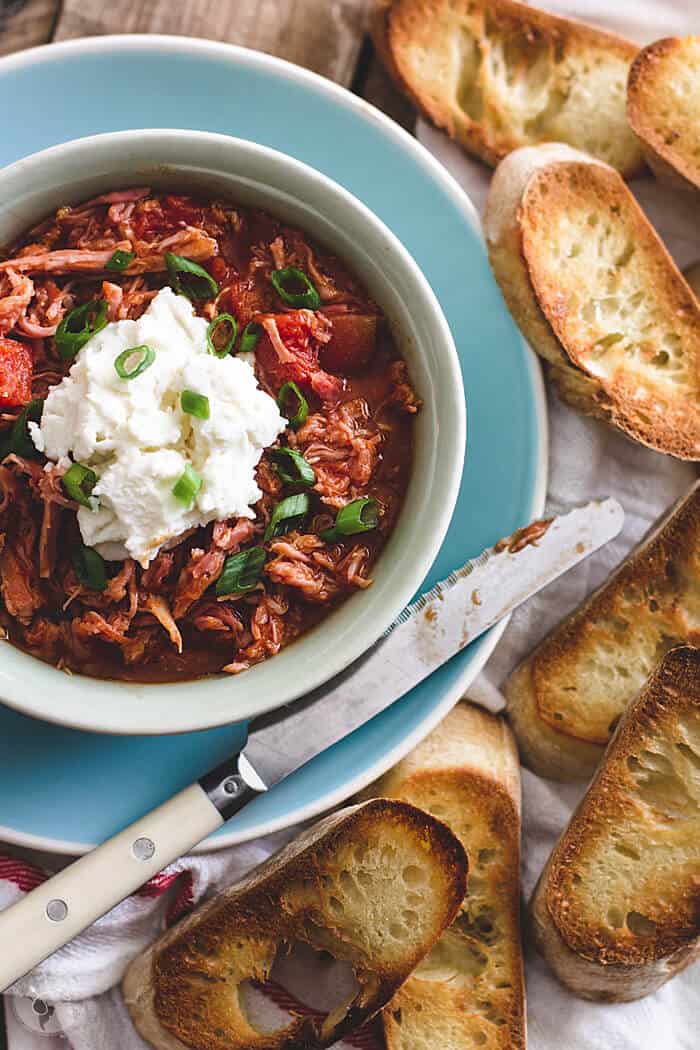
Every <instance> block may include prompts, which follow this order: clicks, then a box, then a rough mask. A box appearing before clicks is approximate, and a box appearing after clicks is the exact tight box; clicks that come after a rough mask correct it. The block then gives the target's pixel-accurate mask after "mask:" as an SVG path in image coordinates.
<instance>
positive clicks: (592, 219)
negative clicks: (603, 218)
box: [586, 212, 598, 228]
mask: <svg viewBox="0 0 700 1050" xmlns="http://www.w3.org/2000/svg"><path fill="white" fill-rule="evenodd" d="M586 222H587V223H588V225H589V226H590V227H592V228H595V227H596V226H597V225H598V216H597V215H596V213H595V212H591V213H590V214H589V215H587V216H586Z"/></svg>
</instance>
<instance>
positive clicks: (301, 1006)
mask: <svg viewBox="0 0 700 1050" xmlns="http://www.w3.org/2000/svg"><path fill="white" fill-rule="evenodd" d="M256 987H257V988H259V989H260V991H261V992H262V993H263V995H266V996H269V998H270V999H272V1001H273V1003H274V1004H275V1005H276V1006H279V1008H280V1009H281V1010H287V1012H288V1013H291V1014H296V1015H297V1016H299V1017H319V1018H320V1017H324V1016H325V1014H323V1013H322V1012H321V1011H320V1010H315V1009H314V1008H313V1007H311V1006H307V1005H306V1003H301V1002H299V1000H298V999H296V998H295V997H294V996H293V995H292V994H291V993H290V992H288V991H287V989H286V988H283V987H282V985H281V984H277V982H276V981H265V982H264V983H263V984H259V983H256ZM342 1041H343V1042H344V1043H348V1044H349V1045H350V1046H354V1047H356V1048H357V1050H384V1036H383V1033H382V1027H381V1022H380V1021H378V1020H377V1019H375V1018H373V1019H372V1020H371V1021H368V1022H367V1024H365V1025H363V1026H362V1028H358V1029H357V1031H356V1032H352V1033H351V1034H350V1035H346V1036H343V1040H342Z"/></svg>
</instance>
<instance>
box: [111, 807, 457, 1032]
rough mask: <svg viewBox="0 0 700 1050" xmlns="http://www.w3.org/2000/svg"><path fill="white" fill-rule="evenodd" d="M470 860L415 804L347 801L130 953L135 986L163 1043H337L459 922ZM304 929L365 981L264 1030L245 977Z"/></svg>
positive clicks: (142, 1010) (131, 996)
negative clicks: (243, 989) (322, 1010)
mask: <svg viewBox="0 0 700 1050" xmlns="http://www.w3.org/2000/svg"><path fill="white" fill-rule="evenodd" d="M466 871H467V861H466V856H465V853H464V850H463V848H462V846H461V845H460V843H459V842H458V841H457V839H456V838H455V837H454V835H452V834H451V832H450V831H449V830H448V829H447V828H446V827H445V825H444V824H441V823H440V822H439V821H436V820H434V819H433V818H432V817H430V816H428V815H427V814H425V813H421V812H420V810H417V809H415V808H414V807H413V806H409V805H406V804H405V803H400V802H392V801H387V800H385V799H377V800H375V801H372V802H368V803H365V804H364V805H360V806H354V807H351V808H349V809H344V810H341V811H340V812H339V813H336V814H334V815H333V816H331V817H328V818H326V819H325V820H323V821H321V822H320V823H319V824H317V825H316V826H315V827H314V828H312V829H311V830H310V831H307V832H306V833H305V834H303V835H301V836H300V838H298V839H297V840H296V841H295V842H292V843H291V844H290V845H289V846H287V847H286V848H285V849H283V850H281V851H280V852H279V853H278V854H277V855H276V856H274V857H271V858H270V860H269V861H267V862H266V863H265V864H263V865H262V867H260V868H259V869H258V870H257V871H255V872H253V874H252V875H250V876H248V877H247V878H246V879H244V880H243V881H242V882H240V883H238V884H236V885H235V886H231V887H230V888H229V889H227V890H226V891H225V892H224V893H223V894H221V895H220V896H218V897H215V898H214V899H213V900H211V901H210V902H209V903H208V904H206V905H205V906H204V907H203V908H201V909H200V910H198V911H196V912H195V913H193V914H192V915H191V916H189V917H187V918H186V919H185V920H184V921H183V922H181V923H180V924H179V925H177V926H176V927H174V928H173V929H172V930H170V931H169V932H168V933H166V934H165V935H164V936H163V937H161V938H160V940H158V941H157V942H156V943H155V944H154V945H153V946H152V948H150V949H149V951H148V952H146V954H145V955H143V956H141V958H139V959H137V960H136V961H135V962H134V963H132V965H131V967H130V968H129V970H128V971H127V974H126V977H125V978H124V985H123V991H124V998H125V1001H126V1004H127V1006H128V1008H129V1011H130V1013H131V1016H132V1018H133V1021H134V1024H135V1025H136V1027H137V1029H138V1031H139V1032H140V1033H141V1035H142V1036H143V1038H144V1039H146V1040H147V1041H148V1042H150V1043H151V1045H152V1046H154V1047H157V1048H159V1050H181V1048H190V1050H292V1048H299V1047H302V1046H303V1047H304V1048H305V1050H314V1048H316V1047H324V1046H329V1045H330V1044H331V1043H334V1042H335V1041H336V1040H337V1039H340V1038H341V1037H342V1036H343V1035H344V1034H345V1033H347V1032H350V1031H352V1030H353V1029H354V1028H357V1027H358V1025H360V1024H362V1023H363V1022H364V1021H365V1020H366V1019H367V1018H368V1017H371V1016H372V1015H373V1014H374V1013H376V1012H377V1011H378V1010H380V1009H381V1008H382V1007H383V1006H384V1004H385V1003H386V1002H387V1001H388V1000H389V999H390V998H391V996H392V995H393V994H394V992H395V991H396V989H397V988H398V987H399V985H400V984H402V982H403V981H405V980H406V978H407V977H408V975H409V974H410V973H411V971H412V970H413V969H414V968H415V967H416V965H417V964H418V963H419V962H420V960H421V959H422V958H423V956H424V955H426V954H427V953H428V952H429V951H430V949H431V948H432V946H433V944H434V943H435V941H436V940H437V939H438V938H439V936H440V934H441V933H442V931H443V930H444V928H445V927H446V926H447V925H449V923H450V922H451V921H452V919H453V918H454V916H455V915H456V913H457V910H458V908H459V906H460V904H461V902H462V898H463V897H464V892H465V888H466ZM293 942H302V943H304V944H309V945H311V946H312V947H313V948H315V949H318V950H325V951H329V952H330V953H331V954H332V955H334V956H335V957H336V959H339V960H343V961H346V962H349V963H350V964H351V965H352V967H353V969H354V971H355V976H356V978H357V982H358V984H359V989H360V990H359V992H358V993H357V995H356V996H354V997H353V998H352V999H351V1000H350V1001H349V1002H347V1003H345V1004H344V1005H343V1006H342V1007H339V1008H338V1009H337V1010H334V1011H332V1012H331V1013H330V1014H329V1015H328V1017H327V1018H325V1020H323V1021H316V1020H314V1019H310V1018H308V1017H307V1018H304V1017H295V1018H294V1019H293V1020H292V1021H291V1023H290V1024H289V1025H288V1026H287V1027H285V1028H282V1029H280V1030H278V1031H276V1032H273V1033H270V1032H267V1033H265V1032H262V1031H259V1030H257V1029H255V1028H254V1027H253V1026H252V1025H251V1023H250V1021H249V1020H248V1017H247V1015H246V1012H245V1009H244V1007H243V1005H242V1003H241V999H240V997H239V988H240V986H241V984H242V983H243V982H244V981H247V980H255V981H260V980H265V979H266V978H267V977H268V976H269V973H270V970H271V968H272V964H273V962H274V959H275V956H276V954H277V952H278V950H279V949H282V950H284V949H285V948H286V947H287V946H289V945H291V944H292V943H293Z"/></svg>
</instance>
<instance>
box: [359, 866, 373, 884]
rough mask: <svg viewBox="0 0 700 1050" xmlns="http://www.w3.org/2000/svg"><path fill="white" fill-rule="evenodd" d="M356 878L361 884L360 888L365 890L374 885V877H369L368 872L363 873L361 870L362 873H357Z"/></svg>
mask: <svg viewBox="0 0 700 1050" xmlns="http://www.w3.org/2000/svg"><path fill="white" fill-rule="evenodd" d="M355 878H356V879H357V881H358V882H359V884H360V886H364V887H365V888H367V887H368V886H371V885H372V876H371V875H369V874H368V873H367V872H366V871H363V870H362V869H360V871H358V872H357V874H356V876H355Z"/></svg>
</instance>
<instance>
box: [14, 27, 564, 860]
mask: <svg viewBox="0 0 700 1050" xmlns="http://www.w3.org/2000/svg"><path fill="white" fill-rule="evenodd" d="M115 49H118V50H133V51H137V52H138V51H146V50H154V49H155V50H161V51H163V52H169V53H172V52H173V51H176V52H180V53H182V54H204V55H207V54H209V55H211V56H213V57H219V58H221V59H228V60H232V59H233V60H237V61H238V62H239V63H241V64H242V65H246V66H249V67H257V68H262V69H263V70H266V69H267V70H273V71H275V72H277V73H278V74H282V75H285V76H287V77H289V78H291V79H293V80H296V81H298V82H300V83H301V84H306V85H308V86H310V87H311V88H312V89H314V90H316V91H320V92H321V93H323V94H325V95H326V96H327V97H329V98H330V99H331V100H333V101H334V102H336V103H337V104H338V105H341V106H343V107H345V108H347V109H350V110H351V111H354V112H355V113H356V114H357V115H358V116H360V117H363V118H364V119H365V120H369V121H371V122H372V123H374V124H377V125H379V128H380V129H381V131H382V132H383V133H384V134H385V135H387V136H388V137H389V138H390V139H393V141H394V142H395V143H396V144H397V145H398V146H399V147H401V148H403V149H404V150H405V151H406V152H407V153H408V155H409V157H410V158H411V159H413V160H414V161H415V163H417V164H418V165H420V166H421V167H422V168H423V169H424V170H425V171H426V172H427V174H428V175H429V176H430V177H431V179H432V180H433V181H434V182H436V183H437V184H438V187H440V188H441V189H442V190H443V191H444V192H445V193H446V195H447V196H448V197H449V199H450V201H451V202H452V203H453V205H454V207H455V208H456V209H457V210H458V211H460V212H461V213H462V214H463V215H464V217H465V218H466V220H467V222H468V223H469V225H470V226H471V227H472V229H473V230H474V231H475V232H476V234H477V236H478V237H479V239H480V240H481V241H482V242H483V231H482V229H481V223H480V221H479V217H478V213H477V211H476V208H475V207H474V205H473V203H472V201H471V199H470V197H469V195H468V194H467V192H466V191H465V190H464V189H462V187H461V186H460V185H459V183H458V182H457V180H456V179H455V178H454V176H453V175H452V174H451V173H450V172H449V171H448V170H447V168H445V167H444V166H443V165H442V164H441V163H440V162H439V161H438V160H437V158H435V157H434V156H433V155H432V153H430V152H429V151H428V150H427V149H426V147H425V146H423V145H422V143H420V142H419V141H418V140H417V139H416V138H415V137H414V136H412V135H411V134H410V133H409V132H408V131H406V130H405V129H404V128H402V127H401V126H400V125H399V124H397V123H396V122H395V121H393V120H392V119H391V118H390V117H388V116H387V115H386V114H385V113H383V112H382V111H381V110H379V109H377V107H376V106H374V105H372V103H370V102H367V101H366V100H365V99H363V98H360V97H359V96H357V95H354V94H353V93H352V92H351V91H349V90H348V89H347V88H345V87H343V86H341V85H340V84H336V83H335V81H332V80H329V79H328V78H326V77H323V76H321V75H320V74H318V73H314V72H313V71H311V70H308V69H305V68H304V67H302V66H298V65H295V64H294V63H293V62H289V61H287V60H286V59H282V58H278V57H277V56H275V55H268V54H266V53H265V52H262V51H256V50H254V49H252V48H245V47H242V46H241V45H239V44H229V43H225V42H223V41H216V40H206V39H202V38H200V37H182V36H174V35H171V34H159V33H154V34H147V33H134V34H128V33H119V34H110V35H108V36H98V37H80V38H78V39H76V40H66V41H58V42H56V43H49V44H42V45H39V46H38V47H32V48H28V49H25V50H23V51H17V52H14V53H13V54H10V55H5V56H2V57H0V77H1V76H2V74H3V73H5V72H9V71H11V70H13V69H15V68H21V67H27V66H32V65H34V64H37V63H39V64H40V63H42V62H43V61H44V60H45V59H47V58H50V57H51V56H56V57H57V58H60V57H61V56H70V55H71V54H81V53H97V54H99V53H101V52H103V51H109V52H110V53H113V52H114V50H115ZM503 308H504V309H506V307H505V306H504V307H503ZM516 333H517V338H518V339H519V341H520V343H521V346H522V348H523V352H524V361H525V365H526V368H527V371H528V373H529V378H530V382H531V388H532V392H533V410H534V414H535V423H536V431H537V439H536V462H535V479H534V484H533V487H532V491H531V494H530V511H529V513H530V516H531V517H532V516H536V515H538V514H540V513H541V512H542V510H543V509H544V503H545V497H546V489H547V478H548V467H549V464H548V459H549V456H548V415H547V402H546V394H545V387H544V381H543V377H542V370H541V368H540V365H539V361H538V359H537V357H536V355H535V354H534V352H533V351H532V350H531V348H530V347H529V346H528V344H527V343H526V342H525V340H524V339H523V337H522V335H521V334H520V332H519V331H518V330H517V328H516ZM507 623H508V619H504V620H502V621H501V622H500V623H498V624H497V625H496V626H495V627H492V628H491V630H490V631H489V632H488V633H487V634H486V635H484V636H483V638H482V640H481V643H480V645H479V649H478V651H477V652H476V653H475V654H474V657H473V659H472V660H471V661H470V663H469V665H468V666H467V667H466V668H465V669H464V671H463V672H462V673H461V674H460V675H459V676H458V678H457V680H456V681H455V682H454V683H453V684H452V685H451V686H450V688H448V689H447V690H446V691H445V694H444V696H443V697H442V699H441V700H440V702H439V703H437V704H435V705H434V706H432V707H431V709H430V711H429V712H428V713H427V714H426V717H425V718H424V719H423V720H422V721H421V722H420V724H419V725H418V726H417V727H416V728H415V729H414V730H413V731H412V732H411V733H409V734H407V735H406V736H404V737H403V738H402V739H401V741H400V742H399V743H398V744H397V745H396V746H395V747H394V748H392V749H390V750H388V751H385V752H383V753H382V756H381V758H379V759H378V760H377V761H376V762H374V763H372V764H370V765H369V766H368V767H365V768H364V769H363V770H362V771H361V772H359V773H357V774H356V775H355V776H353V777H351V778H350V779H348V780H345V781H344V782H343V784H342V785H341V786H339V787H338V788H336V790H335V791H331V792H329V793H328V794H325V795H323V796H320V797H317V798H315V799H313V800H312V801H310V802H308V803H306V804H305V805H303V806H299V807H297V808H296V809H293V810H291V811H289V810H288V811H287V812H286V813H285V814H284V815H283V816H279V817H277V818H274V819H271V820H268V821H266V822H263V823H261V824H259V825H256V826H254V827H252V828H248V829H246V830H245V831H241V832H238V833H236V831H235V830H232V831H228V832H227V831H221V830H220V829H219V830H217V832H215V833H214V834H213V835H212V836H209V838H207V839H205V840H204V842H201V843H199V844H198V845H197V846H195V847H194V848H193V849H192V850H191V851H190V852H191V853H196V854H201V853H209V852H213V851H215V850H220V849H226V848H228V847H230V846H234V845H240V844H242V843H243V842H249V841H251V840H253V839H257V838H262V837H264V836H266V835H269V834H272V833H273V832H276V831H281V830H283V829H284V828H288V827H290V826H292V825H294V824H299V823H303V822H304V821H307V820H310V819H312V818H314V817H317V816H319V815H320V814H322V813H325V812H327V811H328V810H330V809H333V808H334V807H335V806H337V805H339V804H340V803H342V802H343V801H345V800H347V799H348V798H350V797H351V796H352V795H354V794H356V793H357V792H359V791H361V790H362V789H363V788H364V787H366V786H367V785H368V784H370V783H371V782H372V781H373V780H375V779H376V778H377V777H379V776H381V775H382V774H383V773H384V772H386V770H387V769H389V768H391V766H393V765H394V764H395V763H396V762H398V761H399V760H400V759H401V758H403V757H404V756H405V755H406V754H408V753H409V751H411V750H412V749H413V748H414V747H415V746H416V745H417V744H418V743H419V742H420V741H421V740H422V739H424V738H425V737H426V736H427V735H428V733H430V731H431V730H432V729H433V728H434V727H435V726H436V725H437V724H438V723H439V722H440V721H441V720H442V719H443V718H444V717H445V715H446V714H447V713H448V711H449V710H450V709H451V708H452V707H453V706H454V705H455V704H456V703H457V701H458V700H459V699H460V697H462V696H463V695H464V693H465V691H466V690H467V689H468V687H469V685H471V683H472V682H473V681H474V679H475V678H476V676H477V675H478V674H479V673H480V671H481V670H482V669H483V667H484V665H485V664H486V662H487V660H488V658H489V657H490V656H491V654H492V652H493V650H494V649H495V647H496V645H497V643H498V641H499V640H500V638H501V636H502V634H503V632H504V630H505V628H506V626H507ZM225 827H226V825H222V828H225ZM0 839H1V840H2V841H4V842H7V843H9V844H12V845H17V846H21V847H26V848H30V849H36V850H41V851H44V852H49V853H55V854H58V855H82V854H84V853H87V852H89V851H90V850H91V849H93V848H94V847H95V846H96V845H97V843H85V842H73V841H70V840H65V839H54V838H51V837H47V836H42V835H35V834H33V833H31V832H23V831H18V830H17V829H13V828H9V827H7V826H6V825H0Z"/></svg>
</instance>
